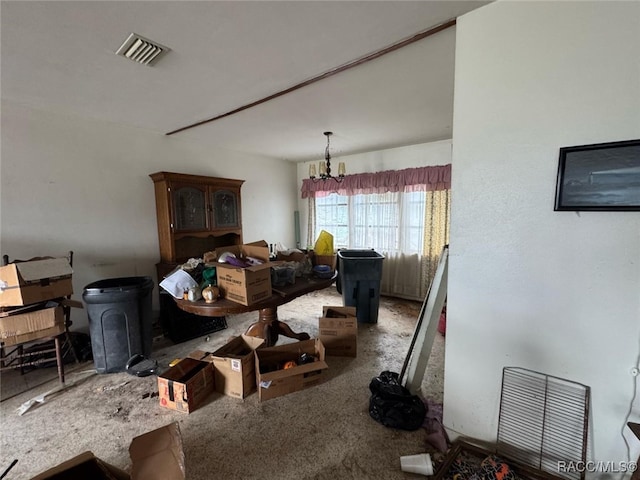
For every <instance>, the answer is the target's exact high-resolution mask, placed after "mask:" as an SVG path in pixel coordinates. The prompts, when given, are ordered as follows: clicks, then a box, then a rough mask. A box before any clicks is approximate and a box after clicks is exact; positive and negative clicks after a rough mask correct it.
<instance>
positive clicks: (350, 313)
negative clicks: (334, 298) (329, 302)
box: [318, 306, 358, 357]
mask: <svg viewBox="0 0 640 480" xmlns="http://www.w3.org/2000/svg"><path fill="white" fill-rule="evenodd" d="M318 338H320V340H322V343H323V344H324V348H325V351H326V354H327V355H332V356H336V357H355V356H357V353H358V319H357V317H356V307H342V306H338V307H332V306H324V307H322V317H320V318H319V319H318Z"/></svg>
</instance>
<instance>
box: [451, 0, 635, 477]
mask: <svg viewBox="0 0 640 480" xmlns="http://www.w3.org/2000/svg"><path fill="white" fill-rule="evenodd" d="M456 45H457V47H456V82H455V108H454V135H453V146H454V147H453V163H454V165H455V171H454V175H453V185H452V192H453V199H452V220H451V221H452V227H451V248H450V273H449V290H448V292H449V296H448V322H447V350H446V361H445V396H444V408H445V411H444V422H445V425H446V426H447V427H449V428H450V429H452V430H454V431H457V432H462V433H464V434H466V435H469V436H472V437H477V438H481V439H485V440H494V439H495V437H496V429H497V420H498V416H497V415H498V406H499V395H500V381H501V374H502V368H503V367H504V366H521V367H525V368H530V369H533V370H537V371H541V372H544V373H548V374H551V375H556V376H559V377H563V378H567V379H570V380H574V381H577V382H581V383H584V384H586V385H589V386H590V387H591V389H592V390H591V395H592V397H591V398H592V402H593V403H592V417H591V423H592V425H591V431H592V437H591V447H590V456H591V458H592V459H594V460H602V461H624V460H627V448H626V446H625V442H624V440H623V438H622V434H621V431H622V430H625V431H626V432H627V433H626V437H627V439H628V441H629V443H630V445H631V455H630V458H631V460H636V459H637V457H638V453H639V452H640V446H639V444H640V442H638V440H636V439H635V437H634V436H633V435H632V434H631V433H630V432H629V431H628V429H625V428H624V424H625V420H626V416H627V412H628V410H629V409H630V406H631V402H632V397H633V394H634V389H636V385H635V382H634V378H632V376H631V375H630V370H631V368H632V367H633V366H636V365H637V364H638V356H639V354H640V345H639V340H640V213H639V212H621V213H617V212H582V213H580V214H577V213H575V212H554V211H553V205H554V195H555V184H556V172H557V166H558V149H559V148H560V147H562V146H570V145H582V144H590V143H599V142H607V141H617V140H628V139H634V138H640V90H639V86H640V69H639V62H638V58H640V3H637V2H592V3H591V2H498V3H494V4H490V5H488V6H486V7H483V8H481V9H479V10H476V11H474V12H471V13H469V14H467V15H465V16H463V17H462V18H460V19H459V20H458V24H457V40H456ZM638 398H640V396H639V397H638ZM639 417H640V406H639V405H638V403H637V402H636V404H635V405H633V413H632V415H631V420H635V421H638V418H639ZM593 478H608V477H607V475H603V474H602V473H600V474H595V475H594V476H593ZM616 478H617V475H616Z"/></svg>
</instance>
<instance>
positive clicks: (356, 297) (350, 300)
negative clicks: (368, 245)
mask: <svg viewBox="0 0 640 480" xmlns="http://www.w3.org/2000/svg"><path fill="white" fill-rule="evenodd" d="M383 260H384V256H383V255H380V254H379V253H377V252H375V251H373V250H338V283H337V288H338V292H339V293H342V302H343V303H344V305H345V306H346V307H356V315H357V317H358V323H377V322H378V308H379V307H380V280H381V279H382V261H383Z"/></svg>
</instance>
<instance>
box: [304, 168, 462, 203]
mask: <svg viewBox="0 0 640 480" xmlns="http://www.w3.org/2000/svg"><path fill="white" fill-rule="evenodd" d="M450 188H451V164H448V165H438V166H433V167H417V168H405V169H404V170H387V171H384V172H377V173H358V174H355V175H347V176H346V177H345V178H344V180H343V181H342V182H341V183H338V182H336V181H333V180H326V181H320V182H313V181H312V180H311V179H308V178H306V179H304V180H303V181H302V189H301V192H302V198H314V197H324V196H326V195H329V194H331V193H337V194H338V195H360V194H371V193H387V192H417V191H439V190H449V189H450Z"/></svg>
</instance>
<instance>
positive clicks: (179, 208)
mask: <svg viewBox="0 0 640 480" xmlns="http://www.w3.org/2000/svg"><path fill="white" fill-rule="evenodd" d="M206 200H207V197H206V187H203V188H198V187H194V186H184V187H177V188H175V189H174V191H173V210H174V213H175V216H174V218H175V224H174V228H175V230H176V231H181V230H206V229H207V205H206Z"/></svg>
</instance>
